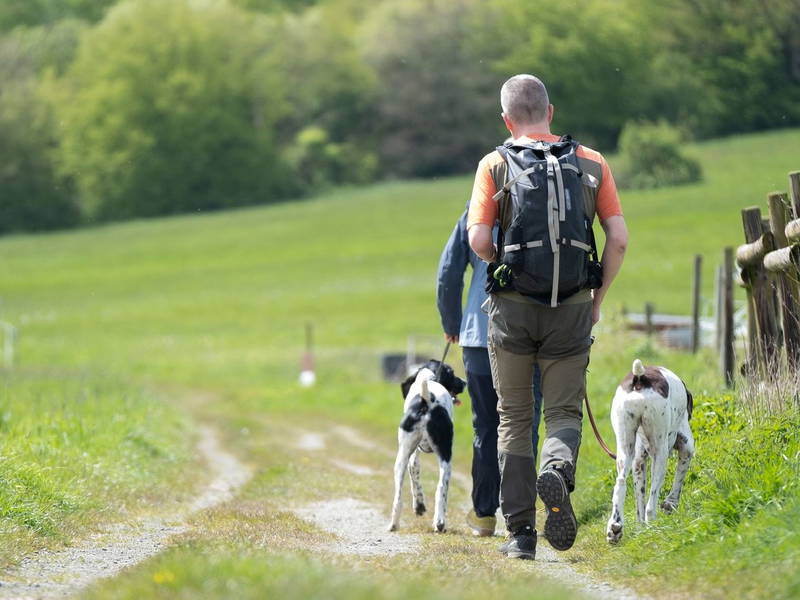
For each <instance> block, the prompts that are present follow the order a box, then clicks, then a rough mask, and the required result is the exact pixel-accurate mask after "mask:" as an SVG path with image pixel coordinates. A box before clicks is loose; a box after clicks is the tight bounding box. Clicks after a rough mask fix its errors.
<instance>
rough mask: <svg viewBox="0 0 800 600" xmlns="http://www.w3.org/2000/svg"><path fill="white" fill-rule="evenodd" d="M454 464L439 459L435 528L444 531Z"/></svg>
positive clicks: (434, 515)
mask: <svg viewBox="0 0 800 600" xmlns="http://www.w3.org/2000/svg"><path fill="white" fill-rule="evenodd" d="M451 470H452V466H451V465H450V461H449V460H444V459H443V458H440V459H439V485H437V486H436V509H435V510H434V512H433V530H434V531H438V532H440V533H441V532H443V531H444V530H445V528H446V526H447V524H446V522H445V519H446V517H447V492H448V491H449V489H450V473H451Z"/></svg>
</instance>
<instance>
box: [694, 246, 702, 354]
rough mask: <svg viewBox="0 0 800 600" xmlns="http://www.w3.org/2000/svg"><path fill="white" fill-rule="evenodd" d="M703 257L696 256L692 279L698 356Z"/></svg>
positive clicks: (695, 342) (695, 350) (695, 346)
mask: <svg viewBox="0 0 800 600" xmlns="http://www.w3.org/2000/svg"><path fill="white" fill-rule="evenodd" d="M702 267H703V257H702V256H701V255H699V254H695V257H694V275H693V277H692V353H693V354H696V353H697V350H698V348H699V347H700V272H701V269H702Z"/></svg>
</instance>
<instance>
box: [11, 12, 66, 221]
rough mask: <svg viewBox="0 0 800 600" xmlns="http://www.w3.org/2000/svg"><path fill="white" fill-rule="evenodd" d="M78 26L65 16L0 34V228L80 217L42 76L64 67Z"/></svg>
mask: <svg viewBox="0 0 800 600" xmlns="http://www.w3.org/2000/svg"><path fill="white" fill-rule="evenodd" d="M80 30H81V25H80V24H79V23H77V22H75V21H63V22H61V23H59V24H58V25H55V26H52V27H46V28H45V27H37V28H33V29H29V30H24V31H18V32H15V33H14V34H13V35H8V36H6V37H4V38H2V39H0V81H2V82H3V83H2V87H0V233H6V232H13V231H25V230H31V229H33V230H45V229H56V228H60V227H69V226H71V225H74V224H76V223H77V222H78V220H79V209H78V206H77V204H76V198H75V193H74V189H73V186H72V182H71V180H70V178H69V177H67V176H63V175H61V174H60V173H59V172H58V171H57V168H56V161H55V158H56V153H57V151H58V143H59V139H58V135H57V127H56V122H55V117H54V114H53V111H52V109H51V107H50V106H49V104H48V103H47V102H46V101H45V99H44V98H43V97H42V94H41V92H40V84H39V78H40V76H41V75H42V73H43V72H45V71H49V72H51V73H57V72H59V71H60V70H63V68H65V66H66V64H67V63H68V61H69V60H70V59H71V55H72V54H73V53H74V51H75V48H76V47H77V44H78V34H79V32H80Z"/></svg>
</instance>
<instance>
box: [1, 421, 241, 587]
mask: <svg viewBox="0 0 800 600" xmlns="http://www.w3.org/2000/svg"><path fill="white" fill-rule="evenodd" d="M197 450H198V452H200V454H202V456H203V457H204V459H205V460H206V462H207V463H208V469H209V472H210V473H211V475H212V480H211V482H210V483H209V484H208V485H206V487H205V488H204V489H203V491H202V492H201V493H200V494H199V495H198V496H197V497H196V498H194V499H193V500H192V501H191V502H189V503H186V504H184V505H182V506H179V507H178V508H177V509H174V510H172V511H171V512H170V513H169V514H167V515H163V516H161V517H158V518H149V519H143V520H141V521H139V522H136V523H133V524H121V525H114V526H112V527H109V528H107V529H106V530H104V531H101V532H98V533H96V534H94V535H92V536H91V537H89V538H88V539H86V540H84V541H82V542H80V543H78V544H77V545H76V546H73V547H70V548H65V549H63V550H56V551H40V552H37V553H35V554H32V555H31V556H28V557H26V558H25V559H23V560H22V562H21V563H20V565H19V566H18V567H17V568H15V569H14V570H12V571H9V572H7V573H3V574H0V598H63V597H66V596H70V595H72V594H74V593H76V592H78V591H80V590H81V589H83V588H85V587H86V586H88V585H89V584H91V583H93V582H94V581H96V580H98V579H102V578H106V577H113V576H114V575H117V574H118V573H119V572H120V571H122V570H123V569H125V568H127V567H130V566H133V565H135V564H137V563H139V562H141V561H143V560H145V559H147V558H150V557H151V556H153V555H155V554H158V553H159V552H161V551H162V550H164V549H165V548H167V547H168V546H169V542H170V538H171V537H172V536H174V535H175V534H179V533H182V532H184V531H186V530H187V529H188V526H187V525H186V519H187V518H188V517H189V516H190V515H191V514H192V513H194V512H197V511H200V510H204V509H207V508H210V507H212V506H216V505H217V504H220V503H222V502H226V501H227V500H230V499H231V498H232V497H233V494H234V493H235V492H236V490H237V489H238V488H240V487H241V486H242V485H243V484H244V483H246V482H247V481H248V480H249V479H250V476H251V472H250V469H249V468H247V467H246V466H245V465H243V464H242V463H241V462H239V461H238V460H237V458H236V457H235V456H233V455H232V454H230V453H228V452H226V451H225V450H223V449H222V448H221V447H220V445H219V440H218V439H217V436H216V434H215V433H214V431H213V430H212V429H209V428H202V429H201V430H200V440H199V442H198V445H197Z"/></svg>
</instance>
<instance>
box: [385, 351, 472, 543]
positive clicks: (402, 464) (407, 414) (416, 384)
mask: <svg viewBox="0 0 800 600" xmlns="http://www.w3.org/2000/svg"><path fill="white" fill-rule="evenodd" d="M440 366H441V368H440ZM437 372H438V376H437ZM400 387H401V389H402V391H403V398H405V403H404V405H403V412H404V414H403V419H402V421H401V422H400V427H399V429H398V430H397V442H398V449H397V458H396V459H395V462H394V503H393V504H392V521H391V523H390V524H389V531H396V530H397V528H398V527H399V526H400V510H401V508H402V504H403V502H402V491H403V490H402V488H403V478H404V477H405V471H406V467H407V468H408V474H409V477H410V479H411V497H412V502H413V507H414V512H416V514H417V515H422V514H424V513H425V496H424V495H423V493H422V486H421V485H420V481H419V453H420V451H422V452H434V453H436V457H437V458H438V459H439V485H438V486H437V487H436V509H435V510H434V514H433V529H434V531H439V532H442V531H444V530H445V527H446V522H445V515H446V513H447V490H448V487H449V485H450V473H451V463H450V461H451V458H452V454H453V403H454V402H457V400H456V396H458V394H460V393H461V392H463V391H464V380H463V379H461V378H459V377H456V375H455V374H454V373H453V369H451V368H450V367H449V366H448V365H446V364H441V363H440V362H439V361H438V360H431V361H428V362H427V363H426V364H425V365H424V366H422V367H421V368H420V369H419V370H418V371H417V372H416V373H415V374H414V375H412V376H411V377H409V378H408V379H406V380H405V381H404V382H403V383H402V384H401V386H400Z"/></svg>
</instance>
